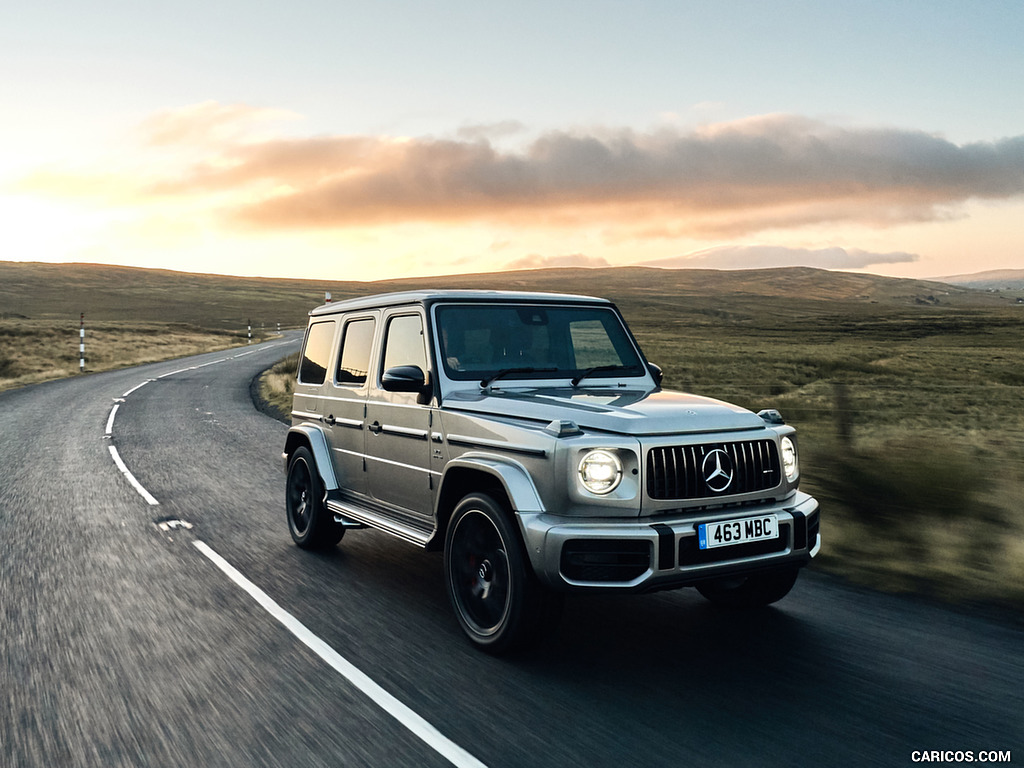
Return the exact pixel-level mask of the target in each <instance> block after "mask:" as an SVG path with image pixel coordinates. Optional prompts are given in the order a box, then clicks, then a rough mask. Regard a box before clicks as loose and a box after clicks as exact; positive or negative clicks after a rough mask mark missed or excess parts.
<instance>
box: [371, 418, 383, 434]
mask: <svg viewBox="0 0 1024 768" xmlns="http://www.w3.org/2000/svg"><path fill="white" fill-rule="evenodd" d="M368 429H369V430H370V431H371V432H373V433H374V434H375V435H377V434H380V431H381V430H382V429H384V427H382V426H381V425H380V422H379V421H375V422H373V424H371V425H370V426H369V427H368Z"/></svg>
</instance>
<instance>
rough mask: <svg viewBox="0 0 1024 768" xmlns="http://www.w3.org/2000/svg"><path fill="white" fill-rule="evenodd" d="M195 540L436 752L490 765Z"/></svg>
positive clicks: (473, 765) (474, 765)
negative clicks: (389, 691) (433, 724)
mask: <svg viewBox="0 0 1024 768" xmlns="http://www.w3.org/2000/svg"><path fill="white" fill-rule="evenodd" d="M192 543H193V544H194V545H195V547H196V549H198V550H199V551H200V552H202V553H203V555H205V556H206V557H207V558H209V560H210V561H211V562H212V563H213V564H214V565H216V566H217V567H218V568H219V569H220V570H221V571H223V572H224V574H225V575H227V577H228V578H229V579H231V580H232V581H233V582H234V583H235V584H237V585H238V586H239V587H241V588H242V590H243V591H245V592H246V593H247V594H248V595H249V596H250V597H251V598H253V600H255V601H256V602H257V603H259V604H260V606H261V607H262V608H263V609H264V610H265V611H266V612H267V613H269V614H270V615H271V616H273V617H274V618H275V619H277V620H278V621H279V622H281V624H283V625H284V626H285V628H286V629H287V630H288V631H289V632H291V633H292V634H293V635H295V637H297V638H298V639H299V640H300V641H301V642H302V643H303V645H305V646H306V647H307V648H309V649H310V650H311V651H313V653H315V654H316V655H317V656H319V657H320V658H321V659H323V660H324V661H325V662H327V664H328V665H330V667H331V668H332V669H334V671H335V672H337V673H338V674H340V675H341V676H342V677H344V678H345V679H346V680H348V681H349V682H350V683H351V684H352V685H354V686H355V687H356V688H358V689H359V690H360V691H362V693H363V694H364V695H365V696H367V698H369V699H370V700H371V701H372V702H373V703H374V704H376V705H377V706H378V707H380V708H381V709H383V710H384V711H385V712H386V713H387V714H389V715H391V717H393V718H395V720H397V721H398V722H399V723H401V724H402V725H403V726H405V727H406V728H407V729H408V730H409V731H411V732H412V733H413V734H414V735H416V736H417V737H418V738H419V739H420V740H421V741H423V742H424V743H426V744H427V745H428V746H430V747H431V748H432V749H433V750H434V751H435V752H437V753H438V754H439V755H441V756H442V757H444V758H445V759H447V760H448V761H449V762H450V763H452V765H456V766H459V768H486V766H485V765H484V763H482V762H480V761H479V760H477V759H476V758H475V757H473V755H471V754H470V753H469V752H467V751H466V750H465V749H463V748H462V747H460V746H459V745H458V744H456V743H455V742H453V741H451V740H450V739H448V738H447V737H446V736H444V735H443V734H442V733H441V732H440V731H438V730H437V729H436V728H435V727H434V726H432V725H431V724H430V723H428V722H427V721H426V720H424V719H423V718H422V717H421V716H420V715H418V714H416V713H415V712H414V711H413V710H412V709H410V708H409V707H408V706H406V705H405V704H403V703H402V702H401V701H399V700H398V699H396V698H395V697H394V696H392V695H391V694H390V693H388V692H387V691H385V690H384V689H383V688H382V687H381V686H380V685H379V684H377V683H376V682H374V681H373V680H372V679H371V678H370V677H369V676H368V675H367V674H366V673H365V672H363V671H362V670H360V669H359V668H357V667H356V666H354V665H353V664H352V662H350V661H349V660H348V659H346V658H345V657H344V656H342V655H341V654H340V653H338V652H337V651H335V650H334V649H333V648H331V646H329V645H328V644H327V643H326V642H324V641H323V640H321V639H320V638H319V637H317V636H316V635H315V634H313V632H312V631H310V630H309V629H308V628H307V627H306V626H305V625H304V624H303V623H302V622H300V621H299V620H298V619H296V618H295V617H294V616H292V615H291V614H290V613H288V612H287V611H286V610H284V608H282V607H281V606H280V605H278V604H277V602H275V601H274V600H273V599H272V598H271V597H270V596H269V595H268V594H267V593H266V592H264V591H263V590H262V589H260V588H259V587H257V586H256V585H255V584H253V583H252V582H251V581H249V580H248V579H247V578H245V576H243V575H242V573H241V572H240V571H239V570H238V569H237V568H235V567H234V566H233V565H231V563H229V562H228V561H227V560H225V559H224V558H223V557H221V556H220V555H219V554H217V552H215V551H214V550H213V549H212V548H211V547H210V546H209V545H208V544H206V542H204V541H194V542H192Z"/></svg>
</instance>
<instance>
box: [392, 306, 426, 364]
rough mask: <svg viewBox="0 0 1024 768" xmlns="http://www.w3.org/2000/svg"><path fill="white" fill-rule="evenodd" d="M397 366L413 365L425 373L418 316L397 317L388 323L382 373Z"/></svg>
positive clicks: (421, 329) (423, 349) (421, 332)
mask: <svg viewBox="0 0 1024 768" xmlns="http://www.w3.org/2000/svg"><path fill="white" fill-rule="evenodd" d="M399 365H415V366H418V367H419V369H420V370H421V371H423V372H424V373H426V371H427V354H426V351H425V348H424V346H423V320H422V319H421V318H420V316H419V315H398V316H397V317H392V318H391V319H390V320H389V321H388V327H387V336H386V337H385V339H384V366H383V368H382V371H386V370H388V369H389V368H395V367H397V366H399Z"/></svg>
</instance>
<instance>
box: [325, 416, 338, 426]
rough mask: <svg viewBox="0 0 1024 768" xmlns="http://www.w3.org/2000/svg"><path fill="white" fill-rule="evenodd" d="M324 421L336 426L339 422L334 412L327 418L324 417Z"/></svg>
mask: <svg viewBox="0 0 1024 768" xmlns="http://www.w3.org/2000/svg"><path fill="white" fill-rule="evenodd" d="M324 421H325V422H326V423H327V424H329V425H331V426H332V427H333V426H334V425H335V424H337V423H338V420H337V419H336V418H334V414H333V413H332V414H331V415H330V416H328V417H327V418H326V419H324Z"/></svg>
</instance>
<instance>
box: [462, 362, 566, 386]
mask: <svg viewBox="0 0 1024 768" xmlns="http://www.w3.org/2000/svg"><path fill="white" fill-rule="evenodd" d="M557 370H558V369H557V368H534V367H533V366H526V367H522V368H502V369H501V370H500V371H498V372H497V373H494V374H491V375H490V376H486V377H484V378H483V379H481V380H480V389H487V387H489V386H490V385H491V382H493V381H497V380H498V379H500V378H502V377H503V376H508V375H509V374H510V373H553V372H554V371H557Z"/></svg>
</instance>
